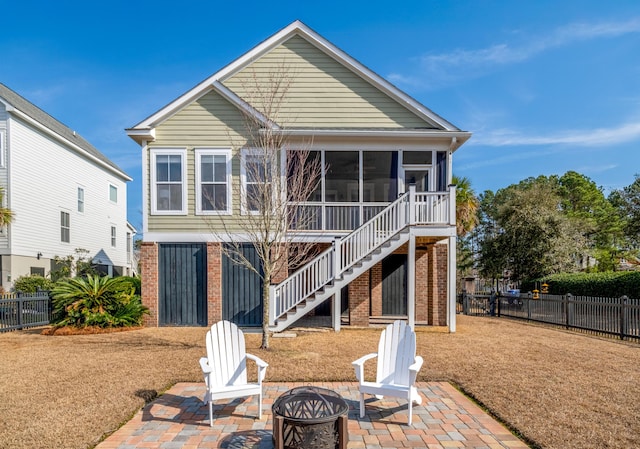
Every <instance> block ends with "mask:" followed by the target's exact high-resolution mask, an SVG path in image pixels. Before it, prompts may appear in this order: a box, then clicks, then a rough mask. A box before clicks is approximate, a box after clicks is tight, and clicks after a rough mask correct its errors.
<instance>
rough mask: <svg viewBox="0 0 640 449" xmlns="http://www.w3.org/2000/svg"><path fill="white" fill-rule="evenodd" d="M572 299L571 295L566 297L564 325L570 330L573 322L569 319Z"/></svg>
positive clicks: (568, 294)
mask: <svg viewBox="0 0 640 449" xmlns="http://www.w3.org/2000/svg"><path fill="white" fill-rule="evenodd" d="M572 297H573V295H572V294H571V293H567V294H566V295H564V325H565V327H566V328H567V329H569V323H570V321H571V320H570V318H569V301H571V298H572Z"/></svg>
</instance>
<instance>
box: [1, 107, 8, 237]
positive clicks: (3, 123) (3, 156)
mask: <svg viewBox="0 0 640 449" xmlns="http://www.w3.org/2000/svg"><path fill="white" fill-rule="evenodd" d="M7 134H8V133H7V111H6V110H5V106H4V104H3V103H0V139H2V142H0V149H2V148H4V152H3V153H2V154H0V158H1V159H0V187H2V189H3V193H4V204H0V207H1V206H9V203H8V200H9V198H8V196H7V192H8V186H9V180H8V170H7V164H6V162H7V146H8V141H9V139H8V137H7ZM9 229H10V228H9ZM8 248H9V236H8V230H7V228H5V229H0V249H8Z"/></svg>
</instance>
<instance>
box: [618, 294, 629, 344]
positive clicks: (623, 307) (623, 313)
mask: <svg viewBox="0 0 640 449" xmlns="http://www.w3.org/2000/svg"><path fill="white" fill-rule="evenodd" d="M628 301H629V297H628V296H627V295H622V296H621V297H620V340H624V337H625V336H626V333H627V331H626V330H627V326H626V321H627V302H628Z"/></svg>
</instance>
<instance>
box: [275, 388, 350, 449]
mask: <svg viewBox="0 0 640 449" xmlns="http://www.w3.org/2000/svg"><path fill="white" fill-rule="evenodd" d="M271 411H272V412H273V439H274V446H275V448H276V449H346V448H347V443H348V441H349V435H348V431H347V421H348V416H347V414H348V412H349V406H348V405H347V403H346V401H345V400H344V399H342V397H341V396H340V395H339V394H338V393H336V392H335V391H331V390H328V389H326V388H319V387H298V388H294V389H292V390H289V391H287V392H286V393H284V394H283V395H282V396H280V397H279V398H278V399H276V401H275V402H274V403H273V407H271Z"/></svg>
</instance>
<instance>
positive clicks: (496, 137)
mask: <svg viewBox="0 0 640 449" xmlns="http://www.w3.org/2000/svg"><path fill="white" fill-rule="evenodd" d="M637 139H640V122H632V123H627V124H625V125H621V126H618V127H616V128H597V129H588V130H567V131H560V132H556V133H554V134H545V133H543V132H541V133H540V134H535V135H527V134H523V133H521V132H519V131H514V130H509V129H500V130H496V131H491V132H488V133H483V132H479V133H477V134H475V135H474V138H473V139H471V140H470V141H469V145H483V146H490V147H503V146H530V145H581V146H605V145H612V144H621V143H625V142H632V141H634V140H637Z"/></svg>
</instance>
